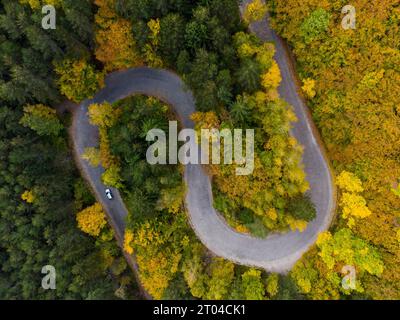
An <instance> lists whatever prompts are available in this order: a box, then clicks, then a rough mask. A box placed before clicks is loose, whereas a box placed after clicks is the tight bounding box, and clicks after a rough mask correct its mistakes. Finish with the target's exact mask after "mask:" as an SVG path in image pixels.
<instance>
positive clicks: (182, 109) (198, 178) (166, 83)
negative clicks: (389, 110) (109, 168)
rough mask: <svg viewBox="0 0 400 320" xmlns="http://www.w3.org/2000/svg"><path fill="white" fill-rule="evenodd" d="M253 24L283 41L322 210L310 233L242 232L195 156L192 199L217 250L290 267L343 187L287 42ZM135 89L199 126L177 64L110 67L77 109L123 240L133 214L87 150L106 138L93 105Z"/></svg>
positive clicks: (81, 143)
mask: <svg viewBox="0 0 400 320" xmlns="http://www.w3.org/2000/svg"><path fill="white" fill-rule="evenodd" d="M246 2H248V1H245V3H246ZM251 30H252V32H254V33H255V34H256V35H257V36H258V37H260V38H261V39H262V40H264V41H274V42H275V44H276V49H277V50H276V51H277V52H276V57H275V58H276V61H277V62H278V64H279V67H280V69H281V73H282V79H283V80H282V84H281V86H280V88H279V91H280V94H281V97H282V98H283V99H285V100H286V101H287V102H288V103H290V104H291V105H292V106H293V108H294V110H295V113H296V115H297V117H298V119H299V121H298V122H296V123H294V124H293V129H292V131H291V132H292V134H293V136H294V137H295V138H296V139H297V140H298V141H299V142H300V143H301V144H302V145H303V146H304V157H303V163H304V166H305V171H306V174H307V180H308V181H309V183H310V196H311V198H312V201H313V202H314V204H315V206H316V209H317V217H316V219H315V220H313V221H312V222H310V223H309V225H308V227H307V229H306V230H305V231H304V232H302V233H300V232H288V233H284V234H272V235H270V236H269V237H267V238H265V239H259V238H255V237H252V236H249V235H245V234H240V233H237V232H236V231H234V230H233V229H231V228H230V227H229V226H228V225H227V224H226V222H225V221H224V220H223V219H222V218H221V216H220V215H219V214H218V213H217V212H216V211H215V209H214V208H213V205H212V204H213V199H212V192H211V183H210V179H209V177H208V176H207V175H206V174H205V172H204V171H203V169H202V168H201V165H192V164H189V165H187V166H186V168H185V175H184V176H185V181H186V183H187V187H188V192H187V195H186V207H187V211H188V214H189V219H190V223H191V225H192V227H193V229H194V231H195V232H196V234H197V236H198V237H199V239H200V240H201V242H202V243H203V244H204V245H205V246H206V247H207V248H208V249H209V250H210V251H211V252H213V253H214V254H216V255H218V256H221V257H223V258H226V259H228V260H231V261H233V262H236V263H238V264H242V265H248V266H254V267H259V268H263V269H265V270H267V271H271V272H278V273H285V272H287V271H288V270H290V269H291V267H292V266H293V265H294V264H295V262H296V261H297V260H298V259H299V258H300V257H301V256H302V255H303V253H305V252H306V251H307V250H308V249H309V248H310V246H312V245H313V244H314V243H315V241H316V238H317V236H318V234H319V233H320V232H322V231H325V230H327V229H328V228H329V226H330V223H331V221H332V218H333V214H334V211H335V207H336V196H335V194H336V193H335V188H334V183H333V178H332V174H331V170H330V168H329V164H328V160H327V158H326V156H325V152H324V150H323V145H322V144H321V142H320V138H319V135H318V132H317V130H316V129H315V126H314V124H313V122H312V120H311V117H310V114H309V111H308V109H307V106H306V105H305V103H304V101H303V99H302V97H301V96H300V95H299V94H298V92H297V89H298V86H297V85H296V78H295V75H294V72H293V71H292V65H291V60H290V57H289V55H288V52H287V50H286V48H285V45H284V43H283V42H282V41H281V40H280V38H279V37H278V36H277V35H276V34H275V33H274V31H273V30H271V29H270V28H269V26H268V23H267V20H264V21H262V22H259V23H256V24H253V25H252V26H251ZM133 94H145V95H149V96H154V97H157V98H159V99H161V100H163V101H165V102H166V103H168V104H169V105H171V106H172V107H173V108H174V110H175V113H176V114H177V115H178V116H179V118H180V120H181V122H182V125H183V127H186V128H193V123H192V121H191V120H190V115H191V114H192V113H193V112H194V111H195V103H194V99H193V96H192V94H191V92H190V91H188V90H187V89H186V87H185V85H184V83H183V82H182V80H181V79H180V78H179V77H178V76H177V75H175V74H174V73H172V72H170V71H166V70H156V69H150V68H145V67H143V68H134V69H128V70H125V71H120V72H115V73H112V74H110V75H109V76H108V77H107V79H106V85H105V87H104V89H102V90H101V91H99V92H98V94H97V95H96V96H95V97H94V98H93V99H92V100H87V101H84V102H83V103H82V104H80V105H79V106H78V107H77V109H76V110H75V112H74V117H73V126H72V129H71V131H72V132H71V133H72V137H73V144H74V148H75V152H76V154H77V155H78V156H77V161H78V164H79V166H80V168H81V170H82V171H83V174H84V176H85V178H86V179H87V180H88V182H89V183H90V185H91V186H92V188H93V190H94V191H95V193H96V197H97V199H98V200H99V201H101V203H102V205H103V207H104V209H105V210H106V212H107V214H108V218H109V220H110V222H111V225H112V226H113V228H114V230H115V231H116V234H117V237H118V239H119V241H122V239H123V234H124V229H125V218H126V216H127V209H126V207H125V205H124V203H123V201H122V198H121V196H120V194H119V192H118V190H116V189H113V188H111V189H112V191H113V194H114V199H113V200H111V201H110V200H108V199H107V198H106V196H105V193H104V190H105V189H106V188H107V186H105V185H104V184H103V183H102V181H101V174H102V173H103V172H104V170H103V168H101V167H98V168H93V167H91V166H90V165H89V164H88V163H87V162H86V161H84V160H83V159H82V158H81V157H80V156H79V155H82V153H83V152H84V150H85V148H87V147H96V146H98V143H99V137H98V129H97V128H96V127H94V126H92V125H91V124H90V123H89V120H88V116H87V111H88V106H89V105H90V104H91V103H101V102H105V101H107V102H110V103H113V102H116V101H118V100H120V99H123V98H126V97H128V96H130V95H133ZM132 111H133V112H134V110H132Z"/></svg>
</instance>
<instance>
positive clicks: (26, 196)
mask: <svg viewBox="0 0 400 320" xmlns="http://www.w3.org/2000/svg"><path fill="white" fill-rule="evenodd" d="M21 199H22V200H24V201H25V202H26V203H33V201H35V195H34V194H33V191H32V190H26V191H25V192H24V193H23V194H22V195H21Z"/></svg>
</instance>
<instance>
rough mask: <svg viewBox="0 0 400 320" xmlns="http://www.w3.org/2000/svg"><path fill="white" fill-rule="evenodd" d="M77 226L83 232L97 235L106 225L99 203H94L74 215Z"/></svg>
mask: <svg viewBox="0 0 400 320" xmlns="http://www.w3.org/2000/svg"><path fill="white" fill-rule="evenodd" d="M76 220H77V222H78V227H79V229H81V230H82V231H83V232H85V233H87V234H90V235H91V236H94V237H97V236H98V235H99V234H100V232H101V230H102V229H103V228H104V226H105V225H106V223H107V221H106V216H105V213H104V211H103V208H102V207H101V204H100V203H95V204H94V205H92V206H91V207H88V208H86V209H84V210H82V211H81V212H79V213H78V214H77V215H76Z"/></svg>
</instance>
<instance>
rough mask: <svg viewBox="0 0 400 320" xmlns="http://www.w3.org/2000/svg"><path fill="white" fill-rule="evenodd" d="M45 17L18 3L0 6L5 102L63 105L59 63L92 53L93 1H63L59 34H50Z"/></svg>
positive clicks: (0, 76)
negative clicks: (57, 81)
mask: <svg viewBox="0 0 400 320" xmlns="http://www.w3.org/2000/svg"><path fill="white" fill-rule="evenodd" d="M42 17H43V14H42V12H41V10H35V11H32V10H31V8H30V7H29V5H21V4H20V3H19V2H18V1H14V0H4V1H2V2H1V3H0V99H2V100H3V101H7V102H8V103H9V104H10V103H11V104H24V103H35V102H40V103H44V104H49V103H56V102H59V101H60V94H59V93H58V91H57V88H56V85H55V81H54V80H55V75H54V73H53V65H52V63H53V61H54V60H59V59H63V58H65V57H66V56H69V57H72V58H80V57H83V56H88V55H90V48H91V47H92V40H93V31H92V21H93V13H92V5H91V2H90V1H86V0H83V1H79V2H78V1H73V0H66V1H63V5H62V8H60V9H58V11H57V29H56V30H44V29H43V28H42V27H41V19H42Z"/></svg>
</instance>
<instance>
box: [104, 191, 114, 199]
mask: <svg viewBox="0 0 400 320" xmlns="http://www.w3.org/2000/svg"><path fill="white" fill-rule="evenodd" d="M105 193H106V197H107V199H108V200H112V199H113V198H114V196H113V194H112V192H111V190H110V189H106V191H105Z"/></svg>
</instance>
